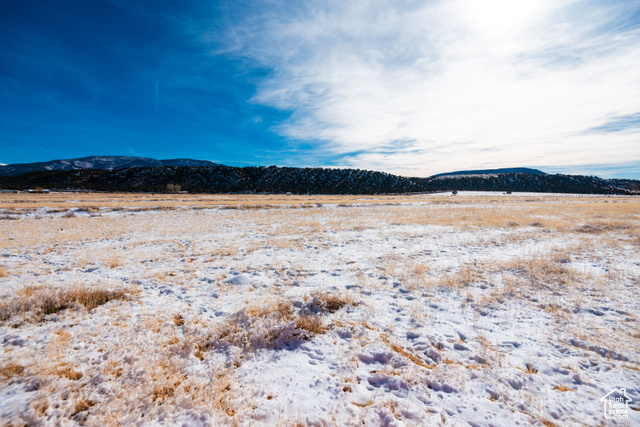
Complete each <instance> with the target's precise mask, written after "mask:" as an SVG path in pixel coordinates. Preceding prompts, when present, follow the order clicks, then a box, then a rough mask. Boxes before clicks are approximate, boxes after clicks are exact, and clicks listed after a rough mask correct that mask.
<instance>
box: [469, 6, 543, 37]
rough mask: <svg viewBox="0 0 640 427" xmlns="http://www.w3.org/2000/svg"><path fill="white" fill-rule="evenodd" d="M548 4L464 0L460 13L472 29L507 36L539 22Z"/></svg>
mask: <svg viewBox="0 0 640 427" xmlns="http://www.w3.org/2000/svg"><path fill="white" fill-rule="evenodd" d="M548 4H549V2H548V1H547V0H482V1H479V0H462V1H461V5H460V11H461V12H462V15H463V17H464V20H465V21H466V23H467V24H469V25H470V27H471V28H474V29H475V30H477V31H481V32H483V33H488V34H494V35H506V34H510V33H513V32H516V31H518V30H519V29H523V28H526V27H527V26H529V25H531V24H533V23H534V22H535V21H537V20H539V19H540V18H541V17H542V15H543V13H544V12H545V10H546V9H547V6H548Z"/></svg>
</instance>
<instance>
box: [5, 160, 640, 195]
mask: <svg viewBox="0 0 640 427" xmlns="http://www.w3.org/2000/svg"><path fill="white" fill-rule="evenodd" d="M176 185H179V186H180V189H181V190H182V191H187V192H189V193H271V194H274V193H275V194H284V193H291V194H397V193H420V192H440V191H443V192H446V191H453V190H456V191H502V192H539V193H576V194H640V181H634V180H623V179H607V180H604V179H602V178H598V177H594V176H580V175H561V174H555V175H552V174H531V173H499V174H480V175H451V176H439V177H430V178H406V177H401V176H398V175H392V174H388V173H384V172H376V171H367V170H360V169H325V168H290V167H276V166H269V167H264V166H260V167H245V168H237V167H230V166H164V167H157V166H156V167H125V168H121V169H117V170H104V169H78V170H40V171H35V172H29V173H26V174H22V175H12V176H0V187H1V188H3V189H5V190H27V189H34V188H37V187H41V188H44V189H51V190H89V191H108V192H114V191H115V192H120V191H125V192H148V193H157V192H173V191H176V190H175V188H176Z"/></svg>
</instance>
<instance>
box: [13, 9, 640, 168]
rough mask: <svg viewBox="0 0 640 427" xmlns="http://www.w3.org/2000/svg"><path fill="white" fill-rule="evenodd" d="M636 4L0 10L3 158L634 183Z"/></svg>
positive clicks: (638, 164)
mask: <svg viewBox="0 0 640 427" xmlns="http://www.w3.org/2000/svg"><path fill="white" fill-rule="evenodd" d="M638 70H640V1H617V0H614V1H575V0H519V1H517V2H515V1H512V0H484V1H477V0H448V1H419V0H410V1H404V2H397V1H391V0H384V1H383V0H368V1H364V0H350V1H348V2H345V1H343V0H342V1H338V0H315V1H309V2H303V1H293V0H291V1H280V0H254V1H243V0H237V1H207V0H182V1H178V0H176V1H164V2H162V1H154V2H152V1H145V0H138V1H126V0H111V1H107V0H102V1H101V0H92V1H86V0H85V1H81V0H77V1H67V0H56V1H55V2H53V1H46V0H41V1H31V0H4V1H3V2H1V3H0V97H1V99H2V102H1V103H0V162H2V163H20V162H32V161H44V160H51V159H60V158H72V157H82V156H88V155H96V154H105V155H136V156H146V157H154V158H160V159H164V158H175V157H190V158H197V159H208V160H212V161H216V162H220V163H224V164H228V165H235V166H247V165H272V164H276V165H283V166H330V167H354V168H362V169H374V170H383V171H387V172H392V173H398V174H401V175H410V176H428V175H432V174H435V173H440V172H447V171H451V170H461V169H479V168H497V167H520V166H527V167H538V168H541V169H543V170H545V171H547V172H562V173H581V174H588V175H592V174H593V175H599V176H614V177H627V178H640V72H639V71H638Z"/></svg>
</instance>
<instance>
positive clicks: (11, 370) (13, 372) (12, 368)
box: [0, 362, 24, 380]
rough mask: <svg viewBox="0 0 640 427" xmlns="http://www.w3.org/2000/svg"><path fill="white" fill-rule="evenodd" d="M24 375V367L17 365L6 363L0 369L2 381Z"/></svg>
mask: <svg viewBox="0 0 640 427" xmlns="http://www.w3.org/2000/svg"><path fill="white" fill-rule="evenodd" d="M23 373H24V366H22V365H18V364H17V363H14V362H8V363H6V364H4V365H2V366H1V367H0V376H2V378H3V379H5V380H7V379H11V378H13V377H18V376H20V375H22V374H23Z"/></svg>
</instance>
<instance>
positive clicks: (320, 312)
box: [0, 193, 640, 426]
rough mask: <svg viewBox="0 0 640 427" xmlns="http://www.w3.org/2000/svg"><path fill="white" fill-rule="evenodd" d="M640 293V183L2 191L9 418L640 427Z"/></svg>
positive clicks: (0, 247) (1, 414)
mask: <svg viewBox="0 0 640 427" xmlns="http://www.w3.org/2000/svg"><path fill="white" fill-rule="evenodd" d="M639 287H640V199H639V198H634V197H596V196H560V195H536V194H511V195H504V194H498V193H493V194H492V193H460V194H458V195H450V194H439V195H416V196H370V197H369V196H349V197H328V196H324V197H315V196H288V197H287V196H266V195H256V196H211V195H210V196H198V195H161V196H159V195H123V194H120V195H117V194H116V195H108V194H55V193H51V194H47V195H35V194H18V195H13V194H8V195H7V194H3V195H1V197H0V342H1V343H2V350H1V352H0V419H1V423H2V425H25V424H27V425H40V424H41V425H45V424H46V425H48V424H61V425H76V424H84V425H98V426H104V425H130V424H150V425H174V424H178V425H254V426H260V425H275V426H295V425H316V426H324V425H329V426H332V425H338V426H342V425H352V426H362V425H366V426H372V425H389V426H392V425H398V426H402V425H441V424H443V425H470V426H489V425H495V426H504V425H510V426H514V425H522V426H526V425H546V426H551V425H558V426H567V425H590V426H600V425H638V424H640V412H638V411H639V409H640V355H639V349H640V332H639V331H640V328H639V325H638V321H639V318H640V298H639V297H638V289H639ZM614 388H624V389H625V391H626V393H627V396H628V398H630V399H631V404H630V405H629V407H628V411H627V414H628V418H629V419H628V420H624V419H621V420H611V419H605V418H604V415H603V407H602V402H601V401H600V398H601V397H602V396H604V395H605V394H607V393H608V392H609V391H611V390H612V389H614Z"/></svg>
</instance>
